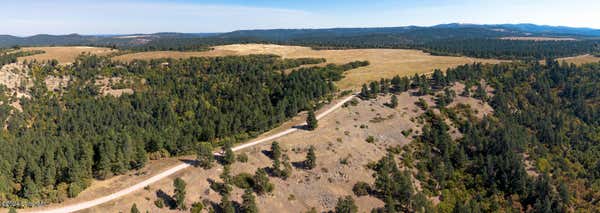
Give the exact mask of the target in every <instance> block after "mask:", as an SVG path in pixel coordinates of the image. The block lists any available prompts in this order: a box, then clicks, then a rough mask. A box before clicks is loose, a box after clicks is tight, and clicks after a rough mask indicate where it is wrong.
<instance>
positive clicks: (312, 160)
mask: <svg viewBox="0 0 600 213" xmlns="http://www.w3.org/2000/svg"><path fill="white" fill-rule="evenodd" d="M316 166H317V156H316V154H315V147H314V146H310V148H308V153H306V160H304V167H305V168H307V169H309V170H310V169H314V168H315V167H316Z"/></svg>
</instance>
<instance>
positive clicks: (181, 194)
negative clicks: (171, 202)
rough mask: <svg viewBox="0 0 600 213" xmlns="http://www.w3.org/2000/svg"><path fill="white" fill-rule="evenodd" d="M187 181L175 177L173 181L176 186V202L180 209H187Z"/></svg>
mask: <svg viewBox="0 0 600 213" xmlns="http://www.w3.org/2000/svg"><path fill="white" fill-rule="evenodd" d="M186 185H187V184H186V183H185V181H183V180H182V179H181V178H175V180H174V181H173V186H174V187H175V196H174V199H175V204H176V205H177V208H178V209H180V210H185V209H186V207H185V187H186Z"/></svg>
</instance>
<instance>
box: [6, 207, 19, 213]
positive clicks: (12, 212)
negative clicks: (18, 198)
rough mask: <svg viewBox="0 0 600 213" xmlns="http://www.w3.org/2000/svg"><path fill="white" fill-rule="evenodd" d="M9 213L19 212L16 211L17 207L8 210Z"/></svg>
mask: <svg viewBox="0 0 600 213" xmlns="http://www.w3.org/2000/svg"><path fill="white" fill-rule="evenodd" d="M8 213H17V210H16V209H15V207H10V208H9V209H8Z"/></svg>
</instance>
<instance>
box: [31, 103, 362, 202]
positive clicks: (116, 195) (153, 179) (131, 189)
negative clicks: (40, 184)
mask: <svg viewBox="0 0 600 213" xmlns="http://www.w3.org/2000/svg"><path fill="white" fill-rule="evenodd" d="M354 97H356V95H350V96H348V97H346V98H344V99H342V100H341V101H339V102H338V103H336V104H335V105H333V106H331V107H330V108H329V109H327V110H325V111H323V112H321V113H319V114H318V115H317V116H316V117H317V119H321V118H323V117H325V116H327V115H328V114H330V113H331V112H333V111H335V110H336V109H338V108H340V107H341V106H342V105H343V104H344V103H346V102H348V101H350V100H352V98H354ZM305 124H306V123H304V124H302V125H305ZM298 130H299V129H298V128H294V127H292V128H290V129H286V130H284V131H282V132H279V133H276V134H273V135H270V136H268V137H265V138H261V139H257V140H255V141H252V142H249V143H245V144H242V145H239V146H236V147H233V148H232V150H233V151H238V150H242V149H245V148H248V147H252V146H256V145H258V144H261V143H264V142H268V141H271V140H273V139H276V138H279V137H282V136H285V135H288V134H290V133H292V132H295V131H298ZM215 154H217V153H215ZM190 166H191V165H190V164H187V163H181V164H179V165H177V166H175V167H173V168H170V169H168V170H166V171H164V172H161V173H159V174H157V175H155V176H152V177H150V178H148V179H146V180H144V181H142V182H139V183H137V184H135V185H133V186H130V187H128V188H125V189H123V190H120V191H118V192H115V193H113V194H110V195H106V196H104V197H100V198H97V199H94V200H90V201H85V202H81V203H77V204H72V205H68V206H63V207H59V208H55V209H48V210H38V211H26V212H36V213H42V212H43V213H65V212H75V211H80V210H84V209H87V208H90V207H93V206H97V205H100V204H103V203H106V202H109V201H111V200H114V199H117V198H119V197H122V196H124V195H127V194H129V193H132V192H134V191H137V190H140V189H143V188H144V187H145V186H148V185H150V184H152V183H154V182H156V181H159V180H161V179H163V178H166V177H168V176H170V175H172V174H174V173H176V172H179V171H181V170H183V169H186V168H188V167H190Z"/></svg>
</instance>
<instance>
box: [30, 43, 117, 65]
mask: <svg viewBox="0 0 600 213" xmlns="http://www.w3.org/2000/svg"><path fill="white" fill-rule="evenodd" d="M22 50H24V51H29V50H43V51H44V52H45V53H43V54H37V55H31V56H25V57H21V58H19V60H21V61H23V60H27V61H31V60H34V59H35V60H37V61H48V60H52V59H56V60H58V62H59V63H61V64H67V63H72V62H73V61H75V58H76V57H77V56H79V55H80V54H82V53H90V54H95V55H107V54H109V53H112V52H115V51H117V50H113V49H110V48H104V47H86V46H73V47H70V46H69V47H63V46H57V47H26V48H23V49H22Z"/></svg>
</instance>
